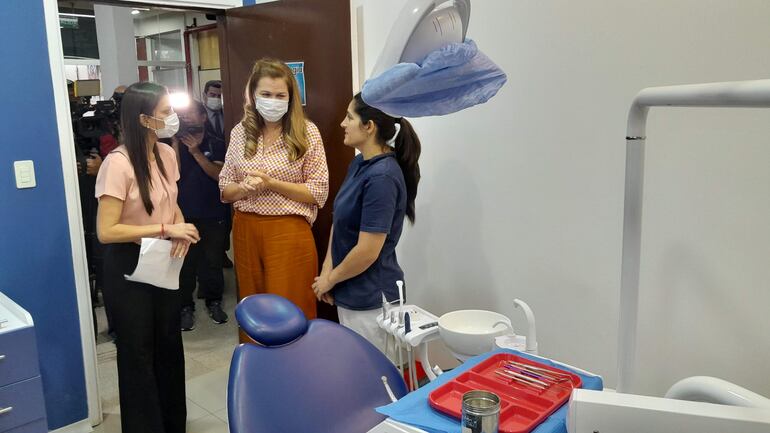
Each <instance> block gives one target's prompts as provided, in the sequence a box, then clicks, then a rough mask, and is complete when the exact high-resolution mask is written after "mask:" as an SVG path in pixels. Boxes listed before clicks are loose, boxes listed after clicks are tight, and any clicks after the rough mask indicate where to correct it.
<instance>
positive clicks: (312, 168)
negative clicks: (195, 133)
mask: <svg viewBox="0 0 770 433" xmlns="http://www.w3.org/2000/svg"><path fill="white" fill-rule="evenodd" d="M307 137H308V142H309V144H310V147H309V148H308V150H307V152H306V153H305V155H304V156H303V157H302V158H300V159H298V160H296V161H294V162H291V161H289V148H288V147H287V146H286V142H285V141H284V140H283V136H282V137H281V138H279V139H278V140H277V141H276V142H275V144H273V145H272V146H270V147H269V148H267V149H266V148H265V146H264V145H263V143H262V137H259V140H258V141H257V152H256V154H255V155H254V156H253V157H251V158H246V156H245V155H244V147H245V146H246V132H245V130H244V128H243V125H241V124H240V123H239V124H237V125H236V126H235V127H234V128H233V131H232V133H231V134H230V145H229V147H228V148H227V155H226V156H225V165H224V166H223V167H222V171H221V172H220V173H219V189H220V190H224V189H225V187H226V186H227V185H230V184H231V183H235V182H241V181H243V179H245V178H246V173H247V172H248V171H251V170H258V171H261V172H264V173H266V174H268V175H269V176H270V177H272V178H274V179H278V180H282V181H284V182H292V183H301V184H304V185H305V186H306V187H307V189H308V190H309V191H310V194H312V195H313V197H315V199H316V201H317V202H318V206H316V205H314V204H309V203H300V202H298V201H294V200H291V199H289V198H286V197H284V196H283V195H281V194H278V193H276V192H273V191H269V190H266V191H263V192H261V193H259V194H256V195H253V196H250V197H247V198H244V199H243V200H239V201H237V202H235V203H234V204H233V206H235V209H237V210H239V211H241V212H249V213H256V214H259V215H301V216H303V217H305V219H307V221H308V222H309V223H310V224H311V225H312V224H313V222H314V221H315V219H316V216H317V215H318V208H319V207H323V205H324V203H325V202H326V198H327V197H328V196H329V168H328V167H327V165H326V152H324V146H323V141H322V140H321V133H320V132H319V131H318V127H317V126H315V124H313V123H312V122H307Z"/></svg>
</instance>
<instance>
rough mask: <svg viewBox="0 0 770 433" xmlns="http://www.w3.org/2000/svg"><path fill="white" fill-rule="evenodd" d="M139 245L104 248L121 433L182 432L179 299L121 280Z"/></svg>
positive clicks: (128, 271)
mask: <svg viewBox="0 0 770 433" xmlns="http://www.w3.org/2000/svg"><path fill="white" fill-rule="evenodd" d="M138 260H139V245H136V244H133V243H126V244H109V245H105V251H104V277H105V281H104V297H105V302H106V303H108V304H109V305H110V309H111V310H112V320H113V326H114V327H115V332H117V337H118V338H117V341H116V344H117V349H118V383H119V391H120V418H121V426H122V431H123V433H184V432H185V422H186V420H187V404H186V397H185V376H184V349H183V346H182V334H181V331H180V311H181V305H182V304H181V296H180V294H179V291H177V290H167V289H162V288H159V287H155V286H151V285H149V284H142V283H136V282H132V281H127V280H126V279H125V278H124V275H125V274H131V273H133V271H134V269H135V268H136V264H137V261H138Z"/></svg>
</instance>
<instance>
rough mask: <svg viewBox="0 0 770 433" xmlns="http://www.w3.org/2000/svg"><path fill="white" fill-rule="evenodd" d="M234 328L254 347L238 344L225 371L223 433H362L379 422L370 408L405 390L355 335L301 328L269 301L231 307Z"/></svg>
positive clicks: (283, 302) (291, 311) (294, 315)
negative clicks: (225, 421)
mask: <svg viewBox="0 0 770 433" xmlns="http://www.w3.org/2000/svg"><path fill="white" fill-rule="evenodd" d="M235 316H236V318H237V320H238V323H239V324H240V325H241V327H242V328H243V329H244V331H245V332H246V333H247V334H249V336H250V337H251V338H252V339H254V340H255V341H256V342H257V343H258V344H241V345H239V346H238V347H237V348H236V349H235V353H234V354H233V359H232V362H231V364H230V379H229V383H228V392H227V400H228V401H227V407H228V416H229V422H230V432H231V433H305V432H307V433H311V432H312V433H365V432H366V431H368V430H369V429H371V428H372V427H374V426H375V425H377V424H378V423H380V422H382V420H384V419H385V417H384V416H383V415H380V414H379V413H377V412H376V411H375V410H374V408H376V407H378V406H382V405H385V404H388V403H390V398H389V397H388V394H387V392H386V390H385V387H384V386H383V383H382V379H381V377H382V376H385V377H387V379H388V385H389V386H390V388H391V389H392V391H393V393H394V395H395V396H396V398H401V397H403V396H404V395H405V394H406V385H405V383H404V380H403V378H402V377H401V376H400V375H399V373H398V370H396V367H395V366H394V365H393V364H392V363H391V362H390V361H389V360H388V359H387V358H386V357H385V355H383V354H382V353H381V352H380V351H379V350H378V349H377V348H376V347H374V346H373V345H371V344H370V343H369V342H368V341H366V340H365V339H364V338H363V337H361V336H359V335H358V334H356V333H355V332H353V331H351V330H349V329H347V328H345V327H343V326H340V325H338V324H336V323H333V322H329V321H326V320H321V319H317V320H311V321H309V322H308V321H307V320H306V319H305V317H304V315H303V314H302V311H301V310H299V308H297V307H296V306H295V305H293V304H292V303H291V302H289V301H288V300H287V299H284V298H281V297H279V296H275V295H262V294H261V295H253V296H249V297H247V298H244V299H243V300H242V301H241V303H240V304H239V305H238V306H237V307H236V311H235Z"/></svg>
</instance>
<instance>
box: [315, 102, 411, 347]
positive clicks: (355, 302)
mask: <svg viewBox="0 0 770 433" xmlns="http://www.w3.org/2000/svg"><path fill="white" fill-rule="evenodd" d="M341 126H342V127H343V128H344V129H345V139H344V144H345V146H349V147H352V148H355V149H356V150H358V151H359V152H360V154H359V155H357V156H356V157H355V158H354V159H353V161H352V162H351V163H350V167H349V168H348V174H347V176H346V177H345V180H344V182H343V183H342V186H341V187H340V190H339V192H338V193H337V197H336V198H335V200H334V217H333V222H332V230H331V234H330V235H329V236H330V239H329V248H328V249H327V252H326V258H325V259H324V262H323V266H322V269H321V274H320V275H319V276H318V277H317V278H316V279H315V283H314V284H313V290H314V291H315V294H316V296H317V297H318V299H320V300H324V301H326V302H328V303H334V304H336V305H337V313H338V314H339V318H340V323H341V324H342V325H344V326H347V327H348V328H350V329H352V330H354V331H356V332H357V333H358V334H360V335H361V336H363V337H364V338H366V339H367V340H369V342H371V343H372V344H374V345H375V346H377V347H378V348H379V349H380V350H381V351H383V352H384V350H385V334H384V333H383V332H382V330H381V329H379V327H378V326H377V323H376V321H375V317H376V316H377V314H378V313H379V311H380V310H379V308H380V307H381V306H382V296H383V295H385V298H386V299H387V300H388V301H393V300H396V299H398V288H397V286H396V281H399V280H400V281H403V280H404V271H403V270H401V267H400V266H399V264H398V259H397V258H396V245H398V240H399V238H400V237H401V229H402V228H403V226H404V217H406V218H409V221H410V222H412V223H414V218H415V208H414V201H415V198H416V197H417V184H418V183H419V181H420V166H419V164H418V159H419V157H420V139H419V138H418V137H417V134H416V133H415V132H414V129H412V125H411V124H410V123H409V122H407V121H406V119H403V118H395V117H392V116H389V115H387V114H385V113H383V112H382V111H380V110H378V109H377V108H374V107H371V106H369V105H368V104H366V102H364V100H363V99H362V98H361V94H357V95H355V96H354V97H353V100H352V101H351V102H350V105H349V106H348V110H347V113H346V115H345V118H344V120H343V121H342V124H341Z"/></svg>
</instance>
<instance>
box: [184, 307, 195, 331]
mask: <svg viewBox="0 0 770 433" xmlns="http://www.w3.org/2000/svg"><path fill="white" fill-rule="evenodd" d="M181 322H182V326H181V328H182V331H192V330H193V329H195V310H193V308H192V307H182V320H181Z"/></svg>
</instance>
